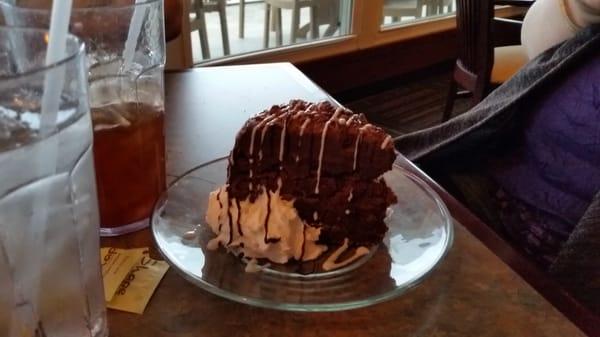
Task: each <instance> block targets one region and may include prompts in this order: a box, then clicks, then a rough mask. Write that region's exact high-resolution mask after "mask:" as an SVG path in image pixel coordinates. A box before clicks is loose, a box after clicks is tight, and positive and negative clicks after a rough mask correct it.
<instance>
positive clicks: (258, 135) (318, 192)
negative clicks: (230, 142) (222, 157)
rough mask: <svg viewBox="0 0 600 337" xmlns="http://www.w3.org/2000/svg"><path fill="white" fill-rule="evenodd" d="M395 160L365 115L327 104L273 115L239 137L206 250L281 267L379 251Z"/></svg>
mask: <svg viewBox="0 0 600 337" xmlns="http://www.w3.org/2000/svg"><path fill="white" fill-rule="evenodd" d="M395 157H396V155H395V153H394V147H393V142H392V141H391V137H390V136H389V135H387V134H386V133H385V132H384V131H383V130H382V129H381V128H379V127H376V126H373V125H371V124H369V123H368V122H367V120H366V118H365V117H364V115H362V114H354V113H353V112H351V111H350V110H347V109H344V108H336V107H334V106H333V105H331V104H330V103H328V102H322V103H319V104H313V103H308V102H304V101H299V100H295V101H291V102H290V103H289V104H287V105H280V106H273V107H272V108H270V109H268V110H265V111H263V112H261V113H259V114H257V115H256V116H254V117H252V118H251V119H249V120H248V121H247V122H246V124H245V125H244V126H243V127H242V129H241V130H240V132H239V133H238V136H237V139H236V142H235V147H234V148H233V150H232V151H231V155H230V157H229V168H228V179H227V184H226V185H225V186H223V187H222V188H220V189H218V190H217V191H214V192H213V193H212V194H211V197H210V202H209V211H208V214H207V221H208V223H209V225H210V226H211V228H212V230H213V231H214V232H215V234H216V235H217V237H216V238H215V239H213V240H212V241H211V243H210V246H211V247H212V248H216V247H218V246H219V244H221V245H223V246H225V247H228V248H231V249H233V250H235V251H236V252H238V253H240V252H241V253H243V254H244V255H245V256H246V257H250V258H267V259H269V260H271V261H274V262H278V263H285V262H288V261H289V260H290V259H295V260H297V261H307V260H312V259H315V258H317V257H318V256H320V255H321V254H322V253H323V252H324V251H326V250H327V249H328V247H329V248H331V249H336V248H337V247H339V246H342V245H349V246H350V247H355V248H358V247H360V246H367V247H368V246H372V245H375V244H378V243H380V242H381V240H382V239H383V237H384V235H385V233H386V231H387V226H386V224H385V223H384V218H385V217H386V211H387V208H388V207H389V206H390V205H391V204H393V203H395V202H396V196H395V195H394V194H393V192H392V191H391V190H390V189H389V188H388V186H387V185H386V183H385V181H384V179H383V177H382V175H383V174H384V173H385V172H386V171H388V170H390V169H391V168H392V164H393V162H394V160H395ZM360 251H363V252H364V251H366V250H365V249H362V250H360Z"/></svg>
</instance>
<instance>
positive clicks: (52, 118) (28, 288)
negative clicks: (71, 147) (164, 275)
mask: <svg viewBox="0 0 600 337" xmlns="http://www.w3.org/2000/svg"><path fill="white" fill-rule="evenodd" d="M71 4H72V0H55V1H53V2H52V12H51V16H50V31H49V36H48V48H47V51H46V58H45V65H46V66H48V67H52V66H53V65H55V64H56V63H57V62H59V61H61V60H63V59H64V57H65V55H66V47H67V34H68V28H69V20H70V18H71ZM64 79H65V65H60V66H54V67H52V68H49V69H47V71H46V73H45V78H44V88H43V94H42V106H41V114H40V126H39V137H40V138H41V139H43V138H45V137H48V138H47V139H45V140H44V142H41V143H40V144H39V145H38V151H37V153H36V154H35V155H36V160H37V162H36V166H37V167H36V170H37V171H36V172H35V173H36V176H35V177H36V178H38V179H42V178H44V177H48V176H51V175H53V174H55V173H56V168H57V159H58V158H57V156H58V139H57V138H56V137H52V133H53V132H54V131H55V130H56V129H57V116H58V110H59V105H60V96H61V92H62V89H63V84H64ZM42 145H45V146H42ZM49 189H50V187H48V188H45V189H42V190H41V191H39V193H37V194H36V195H35V197H34V200H33V202H32V207H33V208H32V216H31V223H30V226H29V227H28V228H26V229H25V236H24V242H23V244H22V251H21V254H19V256H20V258H21V259H22V261H18V263H17V267H16V270H17V271H18V270H21V273H20V275H18V276H17V277H15V280H19V281H20V286H21V287H20V288H21V294H22V295H23V296H21V297H22V299H27V297H25V296H26V294H29V295H30V296H31V297H30V300H29V301H27V302H29V305H24V306H21V307H20V308H18V307H17V308H16V310H15V311H14V314H13V324H11V332H12V333H11V334H10V336H22V335H23V329H25V331H27V332H28V334H32V335H42V336H43V335H44V332H43V331H39V329H43V327H42V326H41V322H40V316H39V308H38V302H39V292H40V289H39V288H40V282H41V280H40V278H41V270H42V262H43V261H42V260H43V257H44V248H45V242H44V239H45V236H46V229H47V225H48V213H49V212H48V211H49V209H48V208H49V198H50V191H49ZM19 262H20V263H19ZM17 300H19V296H18V294H17ZM15 305H16V303H15ZM15 319H17V320H18V321H17V322H20V324H14V322H15Z"/></svg>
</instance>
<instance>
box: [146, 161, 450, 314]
mask: <svg viewBox="0 0 600 337" xmlns="http://www.w3.org/2000/svg"><path fill="white" fill-rule="evenodd" d="M227 159H228V156H224V157H219V158H217V159H213V160H210V161H207V162H205V163H203V164H200V165H197V166H195V167H193V168H191V169H189V170H187V171H185V172H184V173H182V174H181V175H180V176H178V177H177V178H176V179H175V180H173V181H172V182H171V183H170V184H169V185H168V186H167V188H166V189H165V191H164V192H163V193H162V194H161V196H160V197H159V198H158V200H157V201H156V203H155V205H154V207H153V208H152V214H151V216H150V232H151V233H152V239H153V241H154V244H155V247H156V248H157V250H158V252H159V253H160V254H161V256H162V257H163V258H164V259H165V261H166V262H167V263H168V264H169V265H170V266H171V267H173V269H174V270H175V271H176V272H177V274H179V275H180V276H181V277H183V278H184V279H185V280H187V281H188V282H190V283H191V284H193V285H195V286H197V287H199V288H201V289H203V290H205V291H207V292H209V293H211V294H213V295H216V296H219V297H222V298H225V299H228V300H230V301H233V302H237V303H242V304H246V305H250V306H255V307H259V308H265V309H273V310H281V311H290V312H336V311H344V310H351V309H359V308H364V307H369V306H372V305H375V304H378V303H382V302H385V301H389V300H391V299H394V298H396V297H399V296H400V295H402V294H404V293H406V292H408V291H410V290H412V289H413V288H415V287H416V286H417V285H419V284H420V283H421V282H422V281H424V280H425V279H427V277H429V276H430V275H431V274H432V273H433V272H434V271H435V270H436V269H437V268H438V267H439V266H440V265H441V263H442V262H443V261H444V260H445V258H446V256H447V255H448V252H449V251H450V249H451V248H452V246H453V244H454V221H453V218H452V216H451V214H450V211H449V210H448V208H447V206H446V204H445V203H444V202H443V201H442V199H441V197H440V196H439V194H438V193H436V192H435V190H433V188H431V187H430V186H429V185H428V184H427V183H426V182H425V181H423V179H421V178H420V177H419V176H417V175H416V174H414V173H413V172H411V171H409V170H407V169H406V168H404V167H402V166H400V165H399V164H398V163H397V162H394V164H393V165H392V170H394V169H397V170H400V171H402V173H403V174H404V175H406V176H407V177H409V178H410V179H411V180H412V181H413V183H415V184H417V185H418V186H419V187H420V188H421V189H422V190H424V191H425V193H427V194H428V195H429V196H430V197H431V198H432V199H433V200H434V201H435V203H436V205H437V207H438V209H439V210H440V212H441V214H442V215H443V217H444V219H445V220H446V221H445V223H446V226H445V229H446V230H447V232H448V234H447V236H446V240H445V242H444V244H445V245H444V248H443V251H442V252H441V254H440V255H439V256H438V258H437V259H436V261H435V263H434V264H433V265H432V266H431V268H429V269H428V270H427V271H425V272H424V273H422V274H421V275H419V276H418V277H416V278H415V279H413V280H411V281H410V282H408V283H406V284H405V285H403V287H401V288H396V289H394V290H391V291H387V292H385V293H382V294H378V295H374V296H372V297H369V298H368V299H363V300H353V301H346V302H338V303H334V304H311V303H309V304H303V303H282V302H276V301H271V300H264V299H258V298H253V297H246V296H241V295H239V294H237V293H234V292H231V291H227V290H223V289H221V288H219V287H218V286H216V285H213V284H211V283H209V282H206V281H205V280H203V279H201V278H198V277H196V276H195V275H192V274H189V273H187V272H185V270H184V268H181V267H180V266H179V265H178V263H176V262H175V261H173V260H172V259H171V258H170V256H169V254H168V253H167V252H166V251H165V250H164V249H163V248H162V247H161V245H160V244H159V239H158V238H157V236H158V234H157V231H158V229H157V228H156V226H155V218H156V217H157V214H159V213H160V212H159V210H160V208H161V207H162V205H164V204H165V199H166V197H167V195H168V192H169V190H170V189H171V188H172V187H173V186H175V185H176V184H177V183H178V182H180V181H181V180H183V179H184V178H187V177H188V175H189V174H190V173H192V172H194V171H196V170H198V169H201V168H203V167H206V166H209V165H212V164H215V163H217V162H220V161H223V160H227ZM381 244H383V242H382V243H381ZM381 244H380V245H381ZM383 245H384V246H385V244H383ZM378 249H380V248H378ZM367 263H368V262H367Z"/></svg>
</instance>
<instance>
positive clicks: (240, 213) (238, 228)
mask: <svg viewBox="0 0 600 337" xmlns="http://www.w3.org/2000/svg"><path fill="white" fill-rule="evenodd" d="M235 204H236V206H237V230H238V234H239V235H240V236H244V232H243V231H242V224H241V220H240V219H241V218H242V211H241V208H242V207H241V206H240V201H239V200H238V199H235Z"/></svg>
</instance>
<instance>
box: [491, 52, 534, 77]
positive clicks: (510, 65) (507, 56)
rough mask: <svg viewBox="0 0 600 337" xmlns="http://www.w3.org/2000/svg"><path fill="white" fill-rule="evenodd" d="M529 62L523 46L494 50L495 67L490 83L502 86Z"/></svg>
mask: <svg viewBox="0 0 600 337" xmlns="http://www.w3.org/2000/svg"><path fill="white" fill-rule="evenodd" d="M528 61H529V59H528V57H527V54H526V52H525V49H524V48H523V46H521V45H514V46H504V47H496V48H494V67H493V68H492V76H491V78H490V82H492V83H494V84H501V83H504V82H506V80H508V79H509V78H511V77H512V75H514V74H515V73H516V72H517V71H519V69H521V67H523V65H524V64H525V63H527V62H528Z"/></svg>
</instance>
